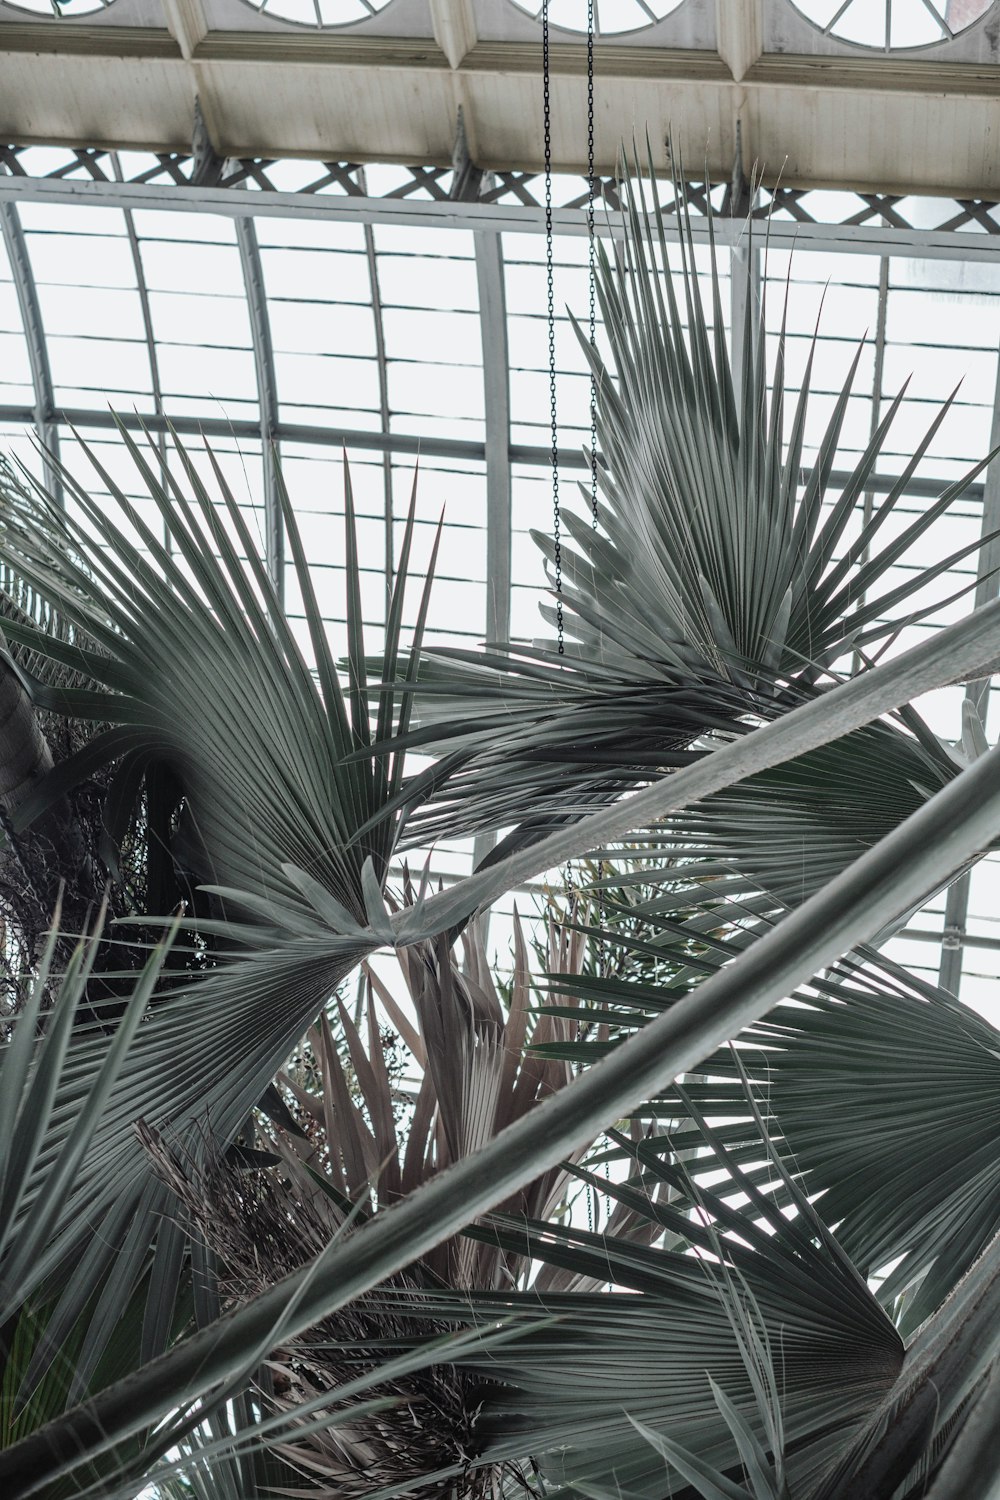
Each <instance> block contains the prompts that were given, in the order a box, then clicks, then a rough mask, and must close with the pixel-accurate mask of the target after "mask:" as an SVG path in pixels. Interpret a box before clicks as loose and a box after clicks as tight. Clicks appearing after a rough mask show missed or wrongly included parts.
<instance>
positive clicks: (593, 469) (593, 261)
mask: <svg viewBox="0 0 1000 1500" xmlns="http://www.w3.org/2000/svg"><path fill="white" fill-rule="evenodd" d="M596 186H597V184H596V178H595V175H594V0H587V249H588V256H587V265H588V271H589V278H588V285H589V290H590V347H591V350H594V349H596V347H597V255H596V251H597V241H596V236H595V234H594V200H595V198H596V196H597V194H596ZM590 510H591V524H592V525H593V527H594V530H595V531H596V530H597V378H596V376H595V375H594V372H593V369H591V372H590ZM605 873H606V870H605V864H604V860H603V859H599V860H598V861H597V879H598V882H602V881H603V880H604V876H605ZM596 915H597V926H598V928H599V929H600V930H601V932H603V931H604V922H605V917H606V909H605V904H604V888H603V885H600V884H599V888H598V892H597V913H596ZM594 959H595V966H596V969H597V974H598V977H599V978H601V979H603V978H604V977H605V975H606V972H607V966H608V965H607V945H606V944H605V943H604V942H603V941H599V942H598V945H597V952H596V953H595V955H594Z"/></svg>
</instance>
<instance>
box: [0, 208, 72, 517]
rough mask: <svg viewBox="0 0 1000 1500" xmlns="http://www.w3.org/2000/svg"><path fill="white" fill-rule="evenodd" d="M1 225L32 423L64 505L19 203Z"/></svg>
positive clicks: (1, 215)
mask: <svg viewBox="0 0 1000 1500" xmlns="http://www.w3.org/2000/svg"><path fill="white" fill-rule="evenodd" d="M0 225H2V227H3V238H4V244H5V245H6V247H7V256H8V259H9V261H10V270H11V275H12V276H13V278H14V287H15V290H16V292H17V301H18V306H19V307H20V309H21V321H22V323H23V324H24V337H25V341H26V342H27V345H28V362H29V365H30V368H31V385H32V389H33V391H34V394H35V409H34V413H33V417H32V420H33V422H34V426H35V432H36V434H37V436H38V440H39V442H40V443H41V444H42V447H43V449H44V450H45V452H44V453H43V458H42V462H43V473H44V476H45V487H46V489H47V490H48V491H49V493H50V494H51V495H52V496H53V497H54V499H55V500H57V501H58V503H59V504H60V505H62V504H63V488H62V480H61V479H60V478H59V473H58V470H57V469H56V468H54V467H53V465H52V463H50V461H49V459H48V457H47V456H46V454H48V453H51V454H52V457H53V458H55V459H58V457H59V429H58V427H57V426H56V409H55V398H54V393H53V386H52V371H51V369H50V367H49V351H48V347H47V345H46V343H45V328H44V326H43V324H42V310H41V307H40V306H39V302H38V288H37V286H36V285H35V275H34V272H33V270H32V268H31V257H30V255H29V254H28V243H27V240H26V239H25V237H24V230H23V229H22V227H21V218H20V215H19V214H18V211H17V204H16V203H15V202H13V201H11V200H0Z"/></svg>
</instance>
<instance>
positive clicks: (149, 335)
mask: <svg viewBox="0 0 1000 1500" xmlns="http://www.w3.org/2000/svg"><path fill="white" fill-rule="evenodd" d="M111 164H112V168H113V170H114V174H115V177H116V179H117V180H118V181H119V182H121V181H122V180H123V178H122V169H121V162H120V160H119V157H118V152H117V151H113V152H112V153H111ZM122 213H123V217H124V220H125V234H126V237H127V239H128V245H129V251H130V252H131V255H132V268H133V270H134V271H135V284H136V288H137V290H138V293H139V307H140V310H141V313H142V327H143V333H144V336H145V339H146V358H147V359H148V360H149V384H150V388H151V390H152V393H153V407H154V410H155V411H156V415H157V416H158V417H160V418H163V417H165V415H166V413H165V412H164V410H163V387H162V386H161V384H160V362H159V359H158V357H157V353H156V335H155V334H154V332H153V313H152V308H151V306H150V301H149V287H148V285H147V283H146V268H145V266H144V265H143V261H142V250H141V248H140V245H139V235H138V232H137V230H136V227H135V215H134V214H133V212H132V210H131V209H130V208H126V209H123V211H122ZM156 446H157V450H158V452H159V455H160V462H161V464H162V465H163V467H164V468H166V463H167V435H166V432H165V431H160V432H158V433H157V434H156ZM163 545H164V546H165V547H166V548H167V550H168V551H169V550H170V549H171V539H170V531H169V528H168V526H167V524H166V521H164V523H163Z"/></svg>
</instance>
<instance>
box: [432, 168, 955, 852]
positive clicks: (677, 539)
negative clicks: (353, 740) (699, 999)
mask: <svg viewBox="0 0 1000 1500" xmlns="http://www.w3.org/2000/svg"><path fill="white" fill-rule="evenodd" d="M678 193H680V189H679V188H678ZM624 203H625V216H624V217H625V222H624V231H623V234H622V236H621V237H620V238H619V239H617V240H615V242H614V244H613V248H612V252H611V255H610V256H609V255H608V254H607V253H606V252H605V250H604V247H603V244H602V245H601V247H600V264H599V271H598V295H599V298H600V303H601V309H602V314H603V320H604V328H605V331H606V334H607V339H608V342H609V344H610V350H611V359H610V362H609V363H607V364H606V363H605V362H604V360H603V358H602V357H601V355H600V354H599V353H598V352H596V351H595V350H594V349H593V348H592V347H591V345H590V343H589V341H588V340H587V338H586V337H585V336H584V335H583V334H582V333H581V342H582V344H583V347H584V350H585V352H586V355H587V358H588V360H589V361H590V363H591V366H592V368H593V371H594V377H595V383H596V410H597V431H598V438H599V447H600V450H601V462H600V464H599V466H598V480H599V485H600V501H599V504H598V507H597V516H598V525H597V526H596V527H593V526H592V525H591V524H590V520H589V517H588V518H587V519H586V520H583V519H580V518H578V517H575V516H574V515H573V514H572V513H571V512H570V511H568V510H567V511H566V512H565V513H564V521H565V526H566V528H567V530H568V532H569V537H568V538H564V539H563V543H562V548H561V563H562V578H561V592H560V599H561V604H562V613H563V619H564V626H565V642H564V648H563V649H557V643H556V641H555V640H554V639H552V638H551V637H549V638H548V639H545V640H541V641H538V642H536V643H535V645H534V646H533V647H525V646H522V645H517V644H512V643H509V642H507V643H487V648H486V650H485V652H474V651H468V650H461V649H449V650H445V649H440V650H435V649H431V650H429V651H427V652H426V653H425V654H424V659H423V661H422V663H421V667H420V696H419V700H418V701H419V712H420V728H419V729H418V730H415V731H414V734H413V743H414V744H425V745H427V744H431V745H433V744H436V745H437V746H439V747H440V746H445V745H447V746H449V747H452V748H454V749H455V750H456V753H457V754H458V755H459V756H460V757H461V760H460V770H459V771H458V772H457V773H455V774H454V775H452V776H450V777H448V778H445V779H443V782H442V785H441V787H440V789H439V793H438V798H437V799H432V800H431V802H430V803H429V804H428V805H426V806H424V807H422V808H420V809H419V810H418V811H417V813H416V815H415V817H414V819H413V824H412V827H413V833H414V837H415V838H416V837H417V836H438V835H440V833H441V832H442V830H443V829H444V828H445V827H446V826H447V827H449V828H450V829H451V830H452V831H454V829H455V827H456V826H460V827H462V828H465V829H468V830H473V829H483V828H488V827H494V828H496V827H504V826H507V827H509V826H511V825H512V824H516V825H518V827H519V830H520V831H519V832H518V833H517V834H515V836H514V838H515V841H521V842H524V841H525V840H528V839H531V838H533V837H537V836H538V831H539V829H542V828H544V827H546V826H550V824H551V821H552V820H555V821H560V820H565V819H567V818H570V819H571V818H573V817H577V816H579V815H580V813H581V810H582V809H584V808H586V807H587V806H588V805H591V804H592V803H593V802H594V801H598V802H600V801H607V800H609V799H611V798H614V797H615V796H618V795H619V794H620V793H621V792H622V791H623V790H625V789H627V787H628V786H631V785H635V784H636V783H638V782H641V781H643V780H646V779H648V778H650V777H655V776H657V775H661V774H663V773H664V772H667V771H669V770H671V769H674V768H675V767H676V766H677V765H678V764H683V763H684V759H685V757H686V756H688V755H690V753H691V752H692V747H693V746H694V745H695V743H696V742H697V741H698V739H699V737H700V735H703V734H704V733H706V732H708V731H710V730H713V729H717V728H719V727H725V726H726V725H727V724H728V725H729V726H732V725H734V723H736V724H739V722H740V721H741V720H742V718H743V716H744V715H746V716H749V720H750V721H752V720H753V719H754V718H755V717H756V716H757V715H759V714H760V713H761V712H765V713H774V712H780V711H783V710H784V709H786V708H787V707H789V706H790V705H791V703H792V702H794V701H795V700H796V696H797V694H798V693H801V692H802V691H807V690H809V689H810V688H811V687H812V686H814V685H815V684H817V683H819V682H821V681H822V680H823V676H824V673H825V672H826V671H827V670H828V669H830V668H832V667H833V666H834V665H835V663H836V662H837V661H838V659H841V658H843V657H844V656H845V654H846V653H847V652H849V651H851V650H857V651H861V650H867V649H874V648H875V647H876V646H877V645H878V644H879V643H881V642H883V641H885V640H887V639H888V638H889V637H890V636H891V635H892V633H893V632H895V631H897V630H898V629H899V628H900V626H901V625H903V624H905V623H908V622H909V621H911V620H912V619H916V618H919V617H920V616H921V614H922V613H923V611H920V610H917V609H916V607H915V603H914V601H913V599H912V596H913V595H914V594H915V593H916V591H917V590H918V589H923V588H924V587H925V586H926V584H927V583H928V582H930V581H932V580H933V578H934V577H936V576H938V575H939V574H943V573H944V572H945V571H946V569H947V568H948V567H950V566H952V565H953V564H954V563H955V562H956V561H957V560H958V557H959V556H960V555H964V552H966V551H968V550H970V549H968V548H966V549H964V550H963V553H961V554H956V555H955V556H954V557H948V558H947V559H942V561H941V562H940V564H938V565H935V567H934V568H932V569H931V570H930V572H929V573H928V572H927V571H926V570H921V571H919V572H917V573H915V574H914V576H913V577H912V578H909V579H907V580H905V581H904V582H903V583H901V584H899V585H895V584H890V581H889V580H890V574H891V570H892V569H893V567H894V566H895V564H896V563H897V562H898V561H899V560H900V559H901V558H904V557H905V555H906V553H907V551H908V549H909V547H910V546H911V545H912V544H913V543H914V542H916V541H917V540H918V539H919V538H920V537H921V536H923V535H924V533H925V532H926V531H927V529H928V528H929V527H931V526H933V524H934V523H935V521H937V520H938V519H940V518H941V517H942V516H944V515H945V514H946V512H947V511H948V508H949V506H950V505H951V504H952V502H953V501H954V499H955V498H956V496H957V495H959V494H960V493H961V490H962V488H963V486H964V484H966V483H968V482H969V480H971V479H972V478H974V477H975V475H976V474H977V473H978V472H979V471H980V469H981V468H982V465H977V466H976V468H975V469H973V470H972V471H971V473H970V474H969V475H968V476H966V478H965V479H964V480H962V481H960V482H957V483H956V484H953V485H951V486H948V487H947V489H946V490H945V491H944V492H943V493H942V494H941V496H940V497H939V499H937V500H936V501H934V502H933V504H931V505H929V506H927V507H926V508H925V509H924V510H923V511H922V512H921V513H920V514H919V515H918V516H916V517H915V518H914V519H912V520H911V521H909V522H908V523H907V524H906V525H904V526H903V527H902V529H901V530H899V532H898V535H895V536H893V537H892V539H891V540H886V539H885V538H886V532H887V531H888V530H890V529H895V528H889V527H887V524H886V523H887V522H888V521H889V519H890V517H894V516H895V514H896V511H897V507H898V506H899V503H900V501H901V500H902V499H903V497H904V496H905V494H906V490H907V485H908V483H909V481H910V479H911V478H912V476H913V474H914V472H915V470H916V469H917V467H918V466H919V464H920V461H921V459H922V457H923V455H924V453H925V452H926V451H927V448H928V446H929V445H930V443H931V442H932V440H933V438H934V435H935V434H936V432H937V430H938V427H939V426H940V423H941V422H942V421H943V420H944V418H945V416H946V414H947V411H948V407H949V405H950V403H946V404H945V406H944V407H943V408H942V410H941V411H940V412H939V413H938V414H937V416H936V417H935V419H934V421H933V423H932V424H931V427H930V429H929V431H928V432H927V433H926V435H925V437H924V439H923V441H922V442H921V443H920V445H919V447H918V449H917V452H916V453H915V454H914V457H913V459H912V461H911V462H910V463H909V464H908V465H907V467H906V470H905V472H904V473H903V474H902V475H901V476H900V477H899V479H898V480H897V481H895V482H894V483H893V485H892V487H891V488H890V490H889V492H888V494H887V495H886V496H885V497H884V499H882V500H881V501H880V502H879V503H878V504H877V505H876V507H875V509H874V511H873V512H872V514H871V515H870V516H868V517H867V519H862V521H861V524H860V526H859V527H858V529H857V535H856V536H854V537H853V539H851V540H848V538H849V535H850V528H851V527H852V526H853V525H854V523H855V522H856V521H857V518H858V517H859V515H860V514H861V511H862V502H863V497H864V494H865V491H866V486H868V484H869V482H870V480H871V477H872V475H873V473H874V470H875V465H876V462H877V460H878V457H879V453H880V451H881V450H882V448H883V446H884V443H885V440H886V436H887V434H888V432H889V429H890V427H891V424H892V422H893V420H894V418H895V417H896V415H897V413H898V411H899V408H900V404H901V402H902V399H903V396H902V393H901V394H900V396H898V397H897V398H896V400H895V401H893V402H892V403H891V404H890V407H889V410H888V412H887V413H886V415H885V417H884V419H883V420H882V421H881V422H880V424H879V426H878V428H877V430H876V432H875V434H874V436H873V438H872V440H871V442H870V444H869V446H868V448H867V449H866V451H865V453H864V454H863V455H862V457H861V458H860V459H859V460H858V461H857V463H856V464H855V466H854V467H853V469H852V470H851V471H850V473H849V474H848V475H847V476H846V478H845V477H843V476H838V478H837V482H836V484H835V483H834V480H833V465H834V460H835V456H836V453H837V450H838V446H839V443H840V436H841V429H842V425H843V421H844V416H845V413H846V410H847V405H848V401H849V397H850V391H851V384H852V380H853V373H854V369H853V368H852V371H851V375H850V376H849V377H848V380H847V383H846V384H845V387H844V389H843V390H842V392H841V393H840V395H839V397H838V398H837V400H836V402H835V404H834V409H833V413H832V415H831V417H830V420H829V422H828V424H827V426H826V429H825V431H824V432H823V433H822V436H821V437H820V440H819V443H818V446H817V451H816V456H815V458H814V459H813V460H812V461H811V462H810V463H808V464H804V455H805V439H806V425H807V414H808V409H809V394H810V392H809V387H810V379H811V367H812V356H810V359H809V362H808V366H807V370H806V373H805V375H804V377H803V381H802V388H801V391H800V393H799V396H798V398H797V401H796V403H795V406H794V409H793V410H791V411H790V412H786V399H785V392H784V360H785V350H784V342H785V341H784V330H782V331H781V333H780V335H779V337H778V341H777V354H776V359H775V366H774V369H773V372H772V380H773V392H772V393H770V394H769V374H768V369H767V365H766V360H765V343H766V340H765V313H764V308H763V306H762V305H760V304H759V303H757V302H755V299H754V297H753V295H749V296H748V297H747V299H746V305H747V314H746V327H745V329H744V330H743V348H744V356H743V361H742V367H741V369H740V370H739V371H738V372H737V374H738V379H734V374H733V369H732V361H731V356H730V353H729V350H728V348H727V345H726V338H725V332H724V316H723V308H722V294H721V279H720V275H719V271H718V268H717V266H716V264H715V256H714V250H713V256H712V264H711V267H710V271H709V273H708V281H709V291H708V294H707V305H706V299H705V298H703V294H702V290H701V281H700V277H699V274H698V272H697V270H696V267H695V247H694V243H693V239H692V237H691V236H690V230H689V226H686V225H682V233H681V236H680V248H679V256H680V265H679V269H675V270H673V271H670V270H668V266H669V257H668V251H667V235H666V228H665V224H664V219H663V215H662V213H661V211H660V208H659V206H658V205H657V204H654V205H653V207H652V208H651V209H649V208H647V205H646V203H645V201H644V196H643V188H642V186H641V183H640V185H639V187H638V188H634V187H633V186H632V185H631V184H629V183H626V184H625V186H624ZM734 274H735V272H734ZM677 282H679V284H680V289H679V290H676V289H675V287H676V283H677ZM859 352H860V351H859ZM856 364H857V360H855V367H856ZM737 388H738V389H739V391H740V395H739V397H737V394H736V390H737ZM786 418H787V422H786ZM786 426H787V435H786ZM534 537H535V541H536V542H537V544H538V545H539V547H540V549H541V551H542V553H543V554H544V555H545V557H546V558H547V559H548V562H549V564H550V574H551V565H552V563H553V560H554V544H553V541H552V539H551V538H550V537H548V536H546V535H544V534H542V533H534ZM974 545H978V544H974ZM543 614H544V615H545V616H546V618H547V620H548V623H549V625H550V627H551V626H552V625H553V623H554V620H555V610H554V607H553V606H551V605H550V606H548V607H546V608H545V609H543ZM866 748H867V747H866V746H865V745H863V744H859V745H858V748H857V759H858V763H859V769H858V773H857V774H858V776H859V777H861V778H866V777H867V775H868V772H869V769H870V767H869V763H868V761H867V759H866V758H865V756H864V755H863V751H864V750H865V749H866ZM908 749H909V747H908V746H900V747H896V750H895V754H896V757H897V759H899V760H900V762H901V764H902V763H905V761H906V757H907V753H908ZM918 771H919V767H918V765H917V764H916V762H915V764H914V767H913V776H912V779H913V780H917V779H919V777H918Z"/></svg>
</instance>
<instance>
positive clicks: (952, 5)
mask: <svg viewBox="0 0 1000 1500" xmlns="http://www.w3.org/2000/svg"><path fill="white" fill-rule="evenodd" d="M994 3H995V0H789V4H790V5H791V6H792V8H793V10H797V11H798V12H799V15H801V16H803V17H804V18H805V19H806V20H807V21H808V22H809V23H810V25H812V26H815V27H816V28H817V30H819V31H821V32H822V33H823V35H824V36H835V37H837V39H838V40H839V41H842V42H852V43H853V44H854V46H856V47H868V48H871V49H872V50H874V51H878V52H899V51H909V50H912V49H913V48H915V47H934V46H937V45H939V44H940V43H941V42H950V41H953V40H954V38H955V37H957V36H960V35H961V34H962V32H963V31H968V29H969V27H970V26H974V25H975V24H976V22H977V21H981V20H982V18H983V16H985V14H986V12H987V11H988V10H991V9H992V8H993V5H994Z"/></svg>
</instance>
